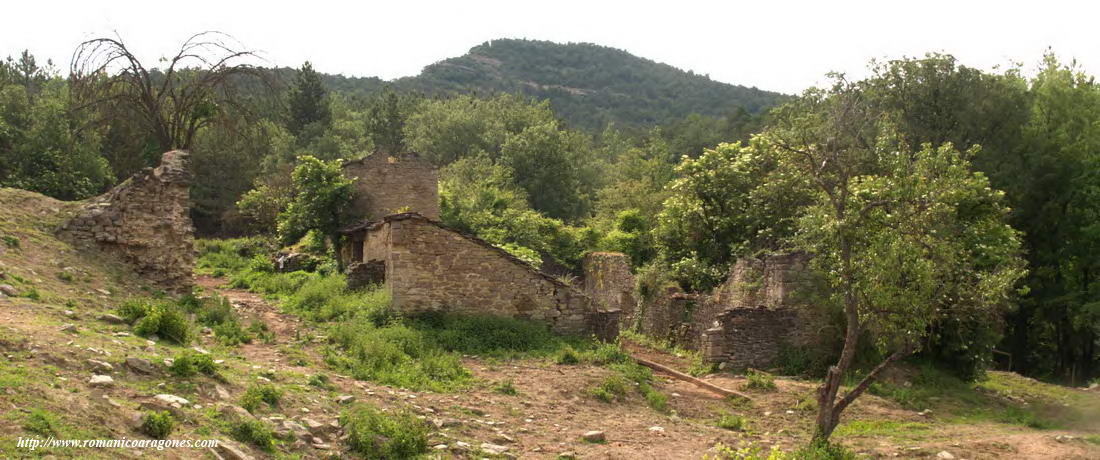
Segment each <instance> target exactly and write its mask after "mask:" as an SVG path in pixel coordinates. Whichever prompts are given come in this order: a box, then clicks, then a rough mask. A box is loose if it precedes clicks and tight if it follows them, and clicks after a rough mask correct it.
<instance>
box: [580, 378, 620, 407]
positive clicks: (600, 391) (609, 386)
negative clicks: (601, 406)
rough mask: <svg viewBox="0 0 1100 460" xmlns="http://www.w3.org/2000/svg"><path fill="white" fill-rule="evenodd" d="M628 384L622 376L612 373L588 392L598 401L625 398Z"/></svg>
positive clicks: (606, 401) (607, 401)
mask: <svg viewBox="0 0 1100 460" xmlns="http://www.w3.org/2000/svg"><path fill="white" fill-rule="evenodd" d="M628 385H630V383H629V382H627V380H626V379H624V378H623V377H622V376H620V375H612V376H609V377H607V378H605V379H604V380H603V381H602V382H600V384H599V385H597V386H596V387H595V388H592V389H590V390H588V393H589V394H591V395H592V396H593V397H595V398H596V399H599V400H600V401H603V402H605V403H609V402H612V401H616V400H621V399H623V398H625V397H626V394H627V392H628V391H629V387H628Z"/></svg>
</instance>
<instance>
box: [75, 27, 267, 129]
mask: <svg viewBox="0 0 1100 460" xmlns="http://www.w3.org/2000/svg"><path fill="white" fill-rule="evenodd" d="M257 58H258V56H257V55H256V53H255V52H253V51H249V50H245V49H243V46H241V45H240V44H239V43H238V42H236V40H234V39H233V38H232V37H230V36H229V35H226V34H223V33H221V32H213V31H210V32H202V33H199V34H195V35H193V36H191V37H190V38H188V39H187V41H185V42H184V43H183V45H182V46H180V49H179V51H178V52H177V53H176V54H175V56H173V57H171V58H162V59H160V60H159V62H161V63H165V65H164V66H163V67H161V68H149V67H146V65H145V64H143V63H142V62H141V60H139V59H138V58H137V56H135V55H134V53H133V52H131V50H130V49H129V48H127V46H126V44H125V43H123V41H122V39H121V38H120V37H116V38H95V39H92V40H88V41H85V42H83V43H81V44H80V45H79V46H77V48H76V51H75V52H74V53H73V58H72V62H71V64H70V85H71V90H70V91H71V93H70V97H71V98H72V100H73V107H74V109H75V110H89V111H96V110H97V109H100V108H108V107H113V106H118V105H122V106H125V107H126V108H128V109H129V110H133V111H134V112H135V113H137V114H138V115H139V116H140V118H141V121H142V124H143V125H144V126H145V127H146V128H147V129H148V132H149V134H151V135H152V136H153V139H155V140H156V142H157V143H158V144H159V147H160V148H161V150H163V151H168V150H172V149H189V148H190V147H191V144H192V141H193V140H194V138H195V134H196V133H197V132H198V131H199V130H200V129H201V128H202V127H203V126H206V125H207V124H209V123H210V122H211V121H212V120H214V119H215V118H216V116H217V115H219V114H222V113H224V112H225V111H226V110H227V109H229V108H235V109H238V110H240V111H241V112H242V113H247V108H245V107H243V106H242V105H241V103H240V102H241V98H240V97H239V95H238V94H237V89H238V88H237V87H238V85H237V83H239V82H240V79H241V78H249V77H253V78H258V79H260V80H261V81H265V82H266V78H265V76H264V75H265V74H264V73H263V72H262V71H261V69H260V68H258V67H255V66H253V65H250V64H249V63H248V62H247V61H249V60H253V59H257ZM97 118H99V117H92V119H97ZM99 121H101V122H102V121H104V120H102V119H100V120H99Z"/></svg>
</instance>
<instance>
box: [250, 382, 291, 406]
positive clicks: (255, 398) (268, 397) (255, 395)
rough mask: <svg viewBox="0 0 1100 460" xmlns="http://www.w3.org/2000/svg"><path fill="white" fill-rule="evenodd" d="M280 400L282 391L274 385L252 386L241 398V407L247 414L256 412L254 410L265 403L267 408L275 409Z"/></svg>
mask: <svg viewBox="0 0 1100 460" xmlns="http://www.w3.org/2000/svg"><path fill="white" fill-rule="evenodd" d="M282 399H283V390H281V389H279V388H278V387H276V386H275V385H271V384H261V385H252V386H250V387H248V389H246V390H245V391H244V395H242V396H241V407H243V408H245V410H247V411H249V412H256V409H259V408H260V404H265V403H266V404H267V405H268V406H271V407H277V406H278V405H279V401H280V400H282Z"/></svg>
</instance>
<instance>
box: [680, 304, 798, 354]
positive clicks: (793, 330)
mask: <svg viewBox="0 0 1100 460" xmlns="http://www.w3.org/2000/svg"><path fill="white" fill-rule="evenodd" d="M715 322H716V323H717V325H716V326H715V327H713V328H710V329H708V330H707V331H705V332H704V333H703V335H702V344H701V345H702V346H701V350H700V351H701V352H702V354H703V360H704V361H706V362H712V363H723V362H724V363H727V365H729V366H730V367H732V368H734V369H744V368H748V367H755V368H763V367H766V366H769V365H770V364H771V363H772V362H773V361H774V360H775V358H777V357H778V356H779V348H780V346H781V345H782V344H783V343H786V344H787V345H790V346H796V347H797V346H805V345H806V344H807V341H808V340H809V337H810V334H809V333H808V325H807V324H806V322H805V321H804V320H803V319H802V317H801V316H800V314H799V309H796V308H788V307H782V308H768V307H764V306H759V307H744V308H731V309H729V310H725V311H723V312H722V313H720V314H719V315H718V316H717V318H716V319H715Z"/></svg>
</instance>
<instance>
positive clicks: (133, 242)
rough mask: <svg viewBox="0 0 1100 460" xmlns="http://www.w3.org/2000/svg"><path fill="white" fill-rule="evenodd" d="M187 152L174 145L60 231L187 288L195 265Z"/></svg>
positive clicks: (167, 284) (172, 286) (159, 280)
mask: <svg viewBox="0 0 1100 460" xmlns="http://www.w3.org/2000/svg"><path fill="white" fill-rule="evenodd" d="M188 157H189V155H188V153H187V152H185V151H181V150H174V151H171V152H167V153H165V154H164V155H163V156H162V157H161V161H160V166H158V167H156V168H145V169H143V170H141V171H138V172H137V173H135V174H134V175H133V176H131V177H130V178H129V179H126V180H125V181H124V182H122V183H120V184H118V185H116V186H115V187H114V188H112V189H111V190H110V191H108V192H107V193H105V194H103V195H100V196H97V197H94V198H90V199H88V200H87V202H86V203H85V204H83V205H82V206H81V207H80V208H79V209H78V210H77V212H76V213H75V215H74V216H73V217H72V218H70V219H69V220H68V221H66V222H65V223H64V224H62V226H61V228H60V229H58V235H59V236H60V237H62V238H64V239H67V240H69V241H71V242H73V244H74V245H76V246H78V247H83V248H98V249H100V250H103V251H104V252H107V253H110V254H113V255H116V256H118V257H120V258H122V259H123V260H124V261H125V262H127V263H129V264H130V265H131V266H133V267H134V269H135V271H137V273H138V274H140V275H142V276H144V277H146V278H148V279H149V280H151V281H152V282H154V283H155V284H157V285H159V286H160V287H163V288H166V289H168V290H173V291H181V290H186V289H188V288H189V287H190V286H191V284H192V278H191V272H192V270H193V268H194V265H195V255H194V252H195V250H194V228H193V227H192V225H191V217H190V197H189V193H190V182H191V175H190V172H189V171H188Z"/></svg>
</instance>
